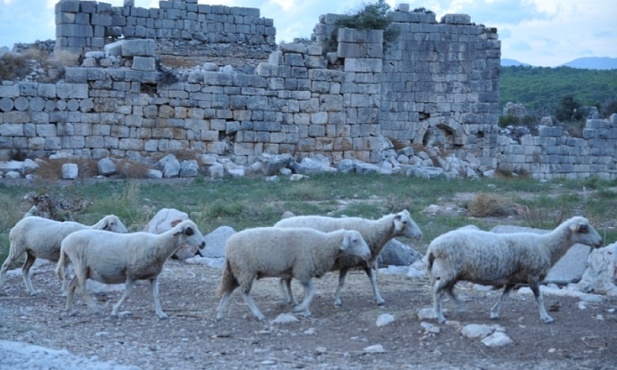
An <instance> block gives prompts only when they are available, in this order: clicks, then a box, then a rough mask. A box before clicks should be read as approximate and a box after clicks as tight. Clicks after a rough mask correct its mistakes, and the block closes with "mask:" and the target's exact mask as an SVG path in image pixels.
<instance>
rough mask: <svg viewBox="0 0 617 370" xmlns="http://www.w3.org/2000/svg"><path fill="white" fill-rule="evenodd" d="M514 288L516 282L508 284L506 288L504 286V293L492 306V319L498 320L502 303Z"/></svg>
mask: <svg viewBox="0 0 617 370" xmlns="http://www.w3.org/2000/svg"><path fill="white" fill-rule="evenodd" d="M513 288H514V284H506V286H505V288H503V293H502V294H501V297H499V300H498V301H497V303H495V305H494V306H493V307H492V308H491V319H493V320H496V319H498V318H499V312H500V311H501V304H502V303H503V300H504V298H506V297H507V296H508V295H509V294H510V291H511V290H512V289H513Z"/></svg>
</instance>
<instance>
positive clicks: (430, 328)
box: [420, 321, 441, 334]
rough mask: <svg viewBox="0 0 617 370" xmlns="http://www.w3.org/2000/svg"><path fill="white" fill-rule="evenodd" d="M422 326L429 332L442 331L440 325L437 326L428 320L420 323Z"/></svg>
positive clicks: (437, 332)
mask: <svg viewBox="0 0 617 370" xmlns="http://www.w3.org/2000/svg"><path fill="white" fill-rule="evenodd" d="M420 326H421V327H422V328H424V330H425V331H426V332H427V333H433V334H439V333H440V332H441V329H439V327H438V326H435V325H433V324H431V323H428V322H424V321H423V322H421V323H420Z"/></svg>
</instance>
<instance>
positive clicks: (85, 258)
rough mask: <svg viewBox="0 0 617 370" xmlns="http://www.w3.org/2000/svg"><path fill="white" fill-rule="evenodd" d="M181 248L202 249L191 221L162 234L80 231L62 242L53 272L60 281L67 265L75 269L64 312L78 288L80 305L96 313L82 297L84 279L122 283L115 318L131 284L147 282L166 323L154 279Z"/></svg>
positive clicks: (202, 242)
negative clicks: (80, 297)
mask: <svg viewBox="0 0 617 370" xmlns="http://www.w3.org/2000/svg"><path fill="white" fill-rule="evenodd" d="M183 245H187V246H189V247H191V248H195V247H197V248H199V249H203V248H204V247H205V245H206V243H205V241H204V237H203V235H202V234H201V232H199V229H198V228H197V225H195V223H194V222H193V221H191V220H185V221H183V222H181V223H179V224H177V225H176V226H174V227H173V228H171V229H170V230H168V231H166V232H164V233H162V234H152V233H148V232H136V233H130V234H114V233H110V232H106V231H100V230H81V231H77V232H75V233H73V234H71V235H69V236H68V237H66V238H65V239H64V240H63V241H62V245H61V250H60V260H59V261H58V267H57V268H56V273H57V274H58V277H60V278H62V271H63V269H64V268H65V266H66V264H67V263H68V262H69V261H70V262H72V263H73V266H74V267H75V277H73V279H72V280H71V282H70V283H69V287H68V295H67V301H66V310H67V311H70V310H71V308H72V306H73V295H74V292H75V289H76V288H77V287H78V286H79V288H80V291H81V294H82V296H83V298H84V301H85V302H86V303H87V304H88V306H89V307H90V308H91V309H92V310H94V311H96V312H99V310H98V308H97V307H96V304H95V303H94V302H93V301H92V298H91V297H90V296H89V295H88V294H87V293H86V281H87V279H92V280H96V281H98V282H101V283H104V284H121V283H124V284H125V289H124V294H123V295H122V297H121V298H120V300H119V301H118V303H116V304H115V305H114V306H113V309H112V311H111V315H112V316H113V317H116V316H118V310H119V309H120V306H122V303H123V302H124V301H125V300H126V299H127V298H128V297H129V296H130V295H131V293H132V290H133V285H134V283H135V281H136V280H149V281H150V285H151V287H152V295H153V299H154V309H155V312H156V314H157V316H158V317H159V318H160V319H166V318H167V315H166V314H165V313H164V312H163V310H162V308H161V303H160V301H159V288H158V276H159V274H160V273H161V271H162V270H163V264H164V263H165V262H166V261H167V260H168V259H169V257H171V255H172V254H174V252H176V250H177V249H178V248H180V247H181V246H183Z"/></svg>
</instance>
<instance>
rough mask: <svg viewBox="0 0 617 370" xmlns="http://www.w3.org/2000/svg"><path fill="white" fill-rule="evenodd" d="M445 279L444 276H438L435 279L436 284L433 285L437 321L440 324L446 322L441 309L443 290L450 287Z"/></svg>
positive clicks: (434, 309)
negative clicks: (445, 282) (444, 282)
mask: <svg viewBox="0 0 617 370" xmlns="http://www.w3.org/2000/svg"><path fill="white" fill-rule="evenodd" d="M443 281H444V280H443V279H442V278H437V279H435V284H434V285H433V311H434V313H435V318H436V319H437V322H439V323H440V324H443V323H445V322H446V318H445V317H444V315H443V312H442V310H441V301H442V298H443V292H444V290H447V289H448V285H447V284H443ZM451 286H452V285H451Z"/></svg>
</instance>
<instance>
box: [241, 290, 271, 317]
mask: <svg viewBox="0 0 617 370" xmlns="http://www.w3.org/2000/svg"><path fill="white" fill-rule="evenodd" d="M242 298H244V302H246V305H247V306H249V309H250V310H251V312H252V313H253V315H255V317H257V320H259V321H263V320H264V319H265V318H266V317H265V316H264V314H263V313H261V311H260V310H259V308H258V307H257V305H256V304H255V301H253V297H251V291H250V290H247V291H243V292H242Z"/></svg>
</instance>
